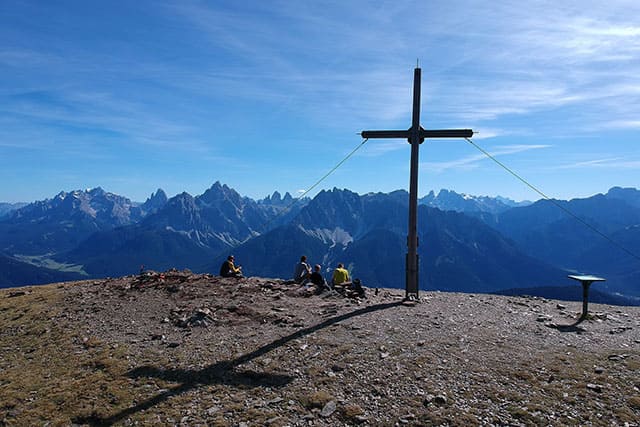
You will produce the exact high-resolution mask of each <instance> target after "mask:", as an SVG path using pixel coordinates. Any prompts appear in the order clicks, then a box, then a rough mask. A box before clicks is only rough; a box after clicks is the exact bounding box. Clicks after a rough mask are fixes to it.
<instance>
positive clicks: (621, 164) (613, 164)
mask: <svg viewBox="0 0 640 427" xmlns="http://www.w3.org/2000/svg"><path fill="white" fill-rule="evenodd" d="M557 169H640V160H629V159H625V158H620V157H613V158H604V159H594V160H586V161H581V162H575V163H569V164H564V165H561V166H558V167H557Z"/></svg>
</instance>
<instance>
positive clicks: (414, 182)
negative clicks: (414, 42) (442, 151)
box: [360, 67, 473, 300]
mask: <svg viewBox="0 0 640 427" xmlns="http://www.w3.org/2000/svg"><path fill="white" fill-rule="evenodd" d="M421 77H422V70H421V69H420V68H419V67H416V68H415V69H414V72H413V114H412V120H411V128H409V129H408V130H377V131H376V130H373V131H362V132H361V134H360V135H362V137H363V138H369V139H372V138H406V139H407V140H408V141H409V143H410V144H411V171H410V176H409V227H408V234H407V260H406V285H405V288H406V293H405V298H406V299H416V300H417V299H418V290H419V288H420V286H419V281H418V271H419V263H418V166H419V149H420V144H422V142H423V141H424V139H425V138H470V137H472V136H473V130H471V129H442V130H425V129H423V128H422V126H420V81H421Z"/></svg>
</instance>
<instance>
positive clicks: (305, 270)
mask: <svg viewBox="0 0 640 427" xmlns="http://www.w3.org/2000/svg"><path fill="white" fill-rule="evenodd" d="M309 276H311V267H309V264H307V257H306V256H305V255H302V256H301V257H300V262H299V263H297V264H296V268H295V270H294V271H293V280H295V281H296V283H303V282H305V281H307V280H308V279H309Z"/></svg>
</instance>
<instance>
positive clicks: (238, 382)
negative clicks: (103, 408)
mask: <svg viewBox="0 0 640 427" xmlns="http://www.w3.org/2000/svg"><path fill="white" fill-rule="evenodd" d="M401 305H402V302H401V301H398V302H392V303H385V304H376V305H371V306H368V307H364V308H361V309H359V310H355V311H352V312H349V313H345V314H342V315H340V316H335V317H332V318H329V319H327V320H325V321H324V322H322V323H319V324H317V325H314V326H310V327H308V328H304V329H301V330H299V331H296V332H294V333H292V334H290V335H287V336H285V337H282V338H279V339H277V340H275V341H273V342H271V343H269V344H266V345H264V346H262V347H260V348H258V349H256V350H254V351H252V352H251V353H247V354H244V355H242V356H240V357H238V358H236V359H233V360H225V361H220V362H217V363H214V364H211V365H209V366H207V367H205V368H202V369H163V368H158V367H155V366H139V367H137V368H135V369H133V370H131V371H129V372H128V373H127V376H129V377H130V378H142V377H146V378H161V379H163V380H165V381H169V382H178V383H180V385H178V386H176V387H174V388H171V389H169V390H166V391H164V392H162V393H160V394H158V395H156V396H153V397H151V398H149V399H147V400H145V401H143V402H140V403H138V404H137V405H135V406H132V407H130V408H127V409H124V410H122V411H120V412H118V413H116V414H113V415H111V416H109V417H99V416H96V415H92V416H88V417H77V418H75V419H74V420H73V422H74V423H79V424H89V425H92V426H109V425H112V424H114V423H116V422H118V421H121V420H123V419H125V418H126V417H128V416H131V415H133V414H135V413H137V412H140V411H144V410H147V409H150V408H152V407H154V406H156V405H158V404H160V403H162V402H164V401H166V400H167V399H169V398H171V397H173V396H178V395H181V394H183V393H186V392H188V391H190V390H192V389H195V388H198V387H201V386H205V385H210V384H225V385H233V386H245V387H282V386H285V385H287V384H289V383H290V382H291V381H292V380H293V377H291V376H288V375H279V374H271V373H263V372H255V371H247V370H237V369H236V368H237V367H238V366H240V365H242V364H244V363H247V362H249V361H251V360H253V359H256V358H258V357H260V356H263V355H265V354H266V353H268V352H270V351H272V350H275V349H277V348H278V347H281V346H283V345H285V344H287V343H288V342H290V341H293V340H296V339H298V338H301V337H304V336H306V335H309V334H311V333H313V332H316V331H319V330H321V329H324V328H326V327H329V326H331V325H334V324H336V323H338V322H341V321H343V320H346V319H349V318H352V317H356V316H361V315H363V314H367V313H371V312H374V311H379V310H385V309H387V308H392V307H397V306H401Z"/></svg>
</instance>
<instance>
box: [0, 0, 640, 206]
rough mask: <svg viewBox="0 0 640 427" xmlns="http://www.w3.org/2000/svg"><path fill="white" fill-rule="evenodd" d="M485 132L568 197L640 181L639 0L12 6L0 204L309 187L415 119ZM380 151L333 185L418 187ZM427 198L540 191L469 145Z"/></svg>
mask: <svg viewBox="0 0 640 427" xmlns="http://www.w3.org/2000/svg"><path fill="white" fill-rule="evenodd" d="M417 58H419V61H420V66H421V68H422V76H423V79H422V120H421V121H422V125H423V127H425V128H427V129H437V128H472V129H474V130H475V131H477V132H479V133H478V134H477V135H476V136H475V137H474V140H475V141H476V142H477V143H479V144H480V145H481V146H482V147H484V148H485V149H486V150H487V151H489V152H491V153H492V154H494V155H495V156H496V157H497V158H498V159H499V160H500V161H502V162H504V163H505V164H507V165H508V166H510V167H511V168H513V169H514V170H515V171H517V172H518V173H520V174H521V175H523V176H524V177H526V178H527V179H528V180H529V181H530V182H531V183H533V184H534V185H536V186H538V187H540V189H542V190H543V191H544V192H546V193H547V194H548V195H550V196H552V197H557V198H565V199H566V198H573V197H584V196H589V195H592V194H595V193H598V192H604V191H606V190H607V189H608V188H610V187H612V186H615V185H619V186H638V182H639V181H640V150H639V149H638V142H637V141H638V136H637V135H638V131H639V130H640V3H639V2H637V1H628V2H627V1H610V2H602V1H564V2H555V1H549V2H547V1H532V2H514V1H493V2H486V1H470V0H465V1H459V0H449V1H446V2H445V1H378V2H371V1H367V2H365V1H322V2H320V1H303V2H300V1H228V2H227V1H210V2H207V1H202V2H200V1H188V0H184V1H175V2H165V1H135V2H131V1H109V2H93V1H13V0H3V1H2V2H0V182H2V185H1V186H0V201H8V202H16V201H32V200H36V199H44V198H48V197H52V196H53V195H55V194H56V193H58V192H59V191H62V190H65V191H69V190H74V189H81V188H90V187H96V186H101V187H103V188H104V189H105V190H108V191H111V192H114V193H118V194H122V195H124V196H127V197H129V198H131V199H133V200H138V201H143V200H144V199H145V198H146V197H147V196H148V195H149V194H150V193H151V192H152V191H154V190H155V189H156V188H158V187H160V188H163V189H164V190H165V191H166V192H167V193H168V194H169V195H170V196H171V195H174V194H176V193H179V192H182V191H187V192H189V193H191V194H194V195H195V194H200V193H202V192H203V191H204V190H205V189H206V188H208V187H209V186H211V184H212V183H213V182H215V181H217V180H220V181H221V182H223V183H226V184H228V185H230V186H231V187H233V188H235V189H236V190H238V191H239V192H240V193H241V194H243V195H247V196H250V197H253V198H262V197H264V196H266V195H267V194H270V193H272V192H273V191H274V190H278V191H280V192H285V191H289V192H291V193H292V194H294V195H295V194H296V193H297V192H298V191H299V190H302V189H306V188H308V187H309V186H310V185H311V184H313V183H314V182H315V181H316V180H317V179H318V178H319V177H321V176H322V175H323V174H324V173H326V172H327V171H328V170H329V169H330V168H331V167H333V166H334V165H335V164H336V163H337V162H339V161H340V160H341V159H342V158H344V156H345V155H346V154H348V153H349V152H350V151H351V150H352V149H353V148H354V147H355V146H357V145H358V144H359V143H360V142H361V138H360V136H359V135H358V133H359V132H360V131H362V130H365V129H366V130H373V129H406V128H408V127H409V126H410V124H411V90H412V89H411V85H412V80H413V68H414V67H415V64H416V59H417ZM409 154H410V147H409V145H408V144H407V143H406V142H403V141H400V140H371V141H369V142H367V144H365V145H364V146H363V147H362V149H360V150H359V151H358V153H357V154H356V155H355V156H354V157H352V158H351V159H350V160H349V161H348V162H347V163H345V165H344V166H343V167H342V168H340V169H339V170H338V171H337V172H336V173H335V174H333V175H332V176H331V177H329V178H328V179H327V180H326V181H324V182H323V184H322V185H321V186H320V188H332V187H339V188H349V189H351V190H354V191H357V192H359V193H366V192H370V191H384V192H387V191H392V190H395V189H400V188H404V189H406V188H408V180H409V178H408V174H409V170H408V169H409V168H408V165H409ZM420 162H421V172H420V194H421V195H423V194H426V193H427V192H428V191H429V190H432V189H433V190H439V189H440V188H447V189H453V190H455V191H458V192H465V193H471V194H476V195H502V196H507V197H511V198H514V199H517V200H521V199H537V198H539V197H538V196H537V194H535V193H533V192H532V191H531V190H530V189H528V188H527V187H526V186H525V185H524V184H522V183H520V182H518V181H517V180H515V179H514V178H513V177H511V176H510V175H508V174H507V173H506V172H505V171H503V170H501V169H499V168H498V167H497V166H496V165H495V164H494V163H493V162H491V161H490V160H488V159H486V158H485V157H484V156H483V155H482V154H481V153H479V152H478V151H477V150H476V149H475V148H474V147H473V146H471V145H470V144H469V143H467V142H466V141H464V140H428V141H427V142H426V143H424V144H422V146H421V150H420Z"/></svg>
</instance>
